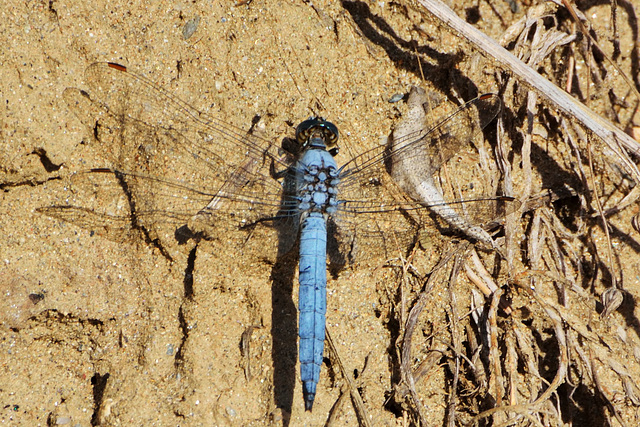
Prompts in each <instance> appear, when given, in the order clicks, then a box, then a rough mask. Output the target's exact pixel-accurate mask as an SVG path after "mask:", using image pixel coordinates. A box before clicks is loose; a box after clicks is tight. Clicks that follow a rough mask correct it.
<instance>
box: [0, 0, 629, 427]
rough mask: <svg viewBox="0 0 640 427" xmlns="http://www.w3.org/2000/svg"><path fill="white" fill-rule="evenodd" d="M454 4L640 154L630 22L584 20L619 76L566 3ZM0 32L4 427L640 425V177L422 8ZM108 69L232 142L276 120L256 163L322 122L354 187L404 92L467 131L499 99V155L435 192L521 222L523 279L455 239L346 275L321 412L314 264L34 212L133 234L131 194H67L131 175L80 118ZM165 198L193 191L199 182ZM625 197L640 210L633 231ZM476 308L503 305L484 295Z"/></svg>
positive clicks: (511, 247) (266, 11)
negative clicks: (306, 387)
mask: <svg viewBox="0 0 640 427" xmlns="http://www.w3.org/2000/svg"><path fill="white" fill-rule="evenodd" d="M449 3H451V4H452V7H453V9H454V11H455V12H456V14H457V15H458V16H459V17H461V18H463V19H465V20H466V21H467V22H469V23H471V24H473V25H474V26H475V27H476V28H478V29H480V30H481V31H483V32H484V33H485V34H487V35H489V36H490V37H492V38H494V39H495V40H501V39H502V38H504V40H505V44H504V45H505V47H507V48H508V49H509V50H510V51H511V52H512V53H514V54H516V55H517V56H519V57H520V58H521V59H522V60H523V61H525V62H530V63H531V64H532V66H533V67H534V68H535V69H536V71H538V72H539V73H540V74H542V75H543V76H544V77H545V78H547V79H549V80H551V81H552V82H554V83H555V84H557V85H558V86H560V87H563V88H568V90H569V92H570V93H571V94H572V95H573V96H574V97H575V98H576V99H578V100H579V101H580V102H583V103H585V104H588V106H589V107H590V108H592V109H593V110H594V111H596V112H597V113H598V114H600V115H602V116H603V117H606V118H607V119H608V120H610V121H612V122H613V123H615V125H616V126H619V127H620V128H622V129H625V130H629V131H630V132H633V131H634V130H636V127H635V124H636V122H637V121H636V120H637V119H635V108H637V105H638V97H637V96H636V94H637V91H638V90H639V89H640V83H639V82H638V79H637V76H638V70H639V69H640V67H639V64H638V58H639V55H638V43H637V40H638V39H639V36H638V34H637V32H638V21H637V13H638V10H640V2H639V1H638V0H634V1H630V2H624V1H618V2H614V4H617V8H616V9H615V13H613V12H612V6H611V5H608V4H603V3H602V2H588V1H584V2H578V3H577V4H576V5H574V7H576V8H577V9H578V11H579V14H580V16H584V17H585V18H586V19H587V21H585V25H587V26H588V27H589V28H590V29H591V30H590V31H591V34H592V35H593V36H594V38H595V39H596V40H597V42H598V44H599V45H600V46H601V47H602V50H603V51H604V54H603V53H602V52H601V51H599V50H597V49H596V48H594V47H593V46H590V45H589V42H588V39H587V38H586V37H583V36H582V35H581V34H580V32H579V27H577V26H576V25H575V23H574V21H573V20H572V17H571V14H569V13H568V12H567V10H566V9H564V8H563V7H560V6H555V5H554V4H553V3H551V2H541V1H540V2H535V1H529V0H511V1H503V0H491V1H482V2H476V1H467V0H465V1H458V2H449ZM614 17H615V19H614ZM1 22H2V23H1V24H0V46H2V48H1V49H0V70H1V71H2V79H1V80H0V93H1V94H2V110H3V111H2V114H0V119H1V122H0V188H1V189H2V193H1V195H2V200H1V202H0V229H1V230H2V239H1V243H0V261H1V264H0V292H1V293H0V295H2V300H1V301H0V362H1V369H0V424H4V425H19V426H37V425H42V426H44V425H70V426H89V425H102V426H111V425H113V426H116V425H125V426H134V425H144V426H152V425H153V426H178V425H179V426H226V425H230V426H231V425H294V426H297V425H358V424H363V425H373V426H380V425H536V426H539V425H553V426H555V425H627V426H634V425H640V420H639V419H638V416H639V414H638V408H639V407H640V389H639V388H638V380H639V379H640V336H639V334H640V322H638V315H639V314H640V313H639V312H638V308H636V305H637V304H636V303H635V296H636V294H638V293H640V261H639V259H640V257H639V255H640V239H639V236H638V232H639V231H638V229H639V228H640V227H637V224H638V222H640V221H639V220H638V217H637V216H636V215H637V214H638V211H639V209H638V205H637V202H636V199H637V197H638V196H637V195H636V193H637V187H636V188H634V186H635V184H636V183H634V182H633V180H632V178H631V177H632V176H633V175H632V174H631V173H630V172H629V171H628V170H625V169H624V167H623V166H620V163H619V162H617V161H616V159H612V158H611V157H609V156H610V154H609V153H608V152H607V151H606V150H604V149H602V146H603V144H602V143H601V142H600V141H599V140H598V139H597V138H596V137H594V136H593V135H591V134H590V133H588V132H586V131H584V129H582V128H581V127H580V126H579V125H578V124H577V123H575V122H574V121H572V120H571V118H570V117H563V116H561V115H559V114H558V113H557V112H556V111H555V109H554V108H553V107H551V106H549V105H547V104H545V102H544V101H543V97H540V96H539V97H537V98H532V105H534V106H535V107H536V108H535V109H534V110H532V111H531V113H530V114H529V111H528V109H527V99H528V97H532V96H533V94H534V93H535V92H529V88H528V87H526V86H525V85H522V84H521V83H520V82H518V81H517V80H516V79H515V78H514V77H512V76H511V75H510V73H509V70H508V69H505V68H499V67H498V66H497V65H496V63H495V62H494V61H492V59H491V58H489V57H485V56H482V55H481V54H479V53H478V52H477V51H476V50H474V49H473V47H472V46H471V45H470V44H469V43H466V42H464V41H463V40H462V39H461V38H460V37H459V36H458V35H456V34H452V33H451V32H450V31H449V30H447V29H446V27H444V26H443V25H442V24H439V23H438V22H436V20H435V19H434V18H433V17H432V16H431V15H430V14H429V13H428V12H427V11H426V10H425V8H424V7H423V6H421V5H419V4H418V3H412V2H405V1H392V2H389V1H386V0H384V1H378V2H361V1H344V2H333V1H325V0H318V1H314V2H306V1H294V2H278V1H272V0H253V1H242V2H241V1H222V2H166V1H157V2H150V1H140V2H134V3H132V2H123V1H118V0H116V1H111V2H105V1H93V2H81V1H50V2H17V1H14V0H9V2H7V3H5V5H4V7H3V8H2V20H1ZM516 24H519V25H516ZM194 29H195V31H194ZM558 35H563V36H575V37H574V38H571V39H566V38H565V39H562V38H560V37H557V36H558ZM563 40H564V41H563ZM605 54H606V55H608V56H609V57H610V58H613V61H614V62H615V63H616V64H618V65H619V67H620V70H621V71H622V72H623V73H626V74H627V75H628V76H630V77H631V84H632V85H633V87H630V86H629V85H628V84H627V83H626V82H625V80H624V79H623V78H622V77H621V75H620V72H619V71H617V70H615V69H614V68H613V66H612V65H611V63H610V62H608V60H607V59H606V58H605ZM96 61H112V62H117V63H121V64H124V65H126V66H127V67H129V68H130V69H132V70H135V72H136V73H139V74H140V75H143V76H145V77H147V78H148V79H149V80H150V81H153V82H155V84H157V85H158V86H159V87H161V88H163V89H166V90H167V91H168V92H169V93H171V94H173V95H174V96H176V97H178V98H179V99H181V100H184V101H185V102H187V103H189V104H190V105H192V106H193V107H195V108H196V109H198V110H201V111H205V112H207V113H208V114H211V115H214V116H216V117H220V118H221V119H222V120H224V121H225V122H226V123H230V124H232V125H234V126H237V127H238V128H241V129H249V128H250V127H251V126H252V120H253V119H254V118H256V117H258V116H259V117H260V118H261V121H260V126H257V128H259V130H258V131H259V132H260V135H262V136H263V137H264V138H268V139H269V140H271V141H274V143H278V141H281V140H283V138H284V137H291V136H293V132H294V127H295V126H296V125H297V124H298V123H300V122H301V121H302V120H304V119H306V118H308V117H309V116H311V115H317V114H320V115H322V116H323V117H326V118H327V119H329V120H331V121H332V122H333V123H335V124H336V125H337V126H338V128H339V129H340V132H341V143H340V148H341V151H340V153H339V154H338V156H337V157H336V159H337V161H338V162H339V164H343V163H345V162H346V161H348V160H349V159H350V158H352V157H353V156H354V155H356V154H358V153H361V152H363V151H365V150H366V149H368V148H372V147H375V146H377V145H379V144H381V142H384V141H385V140H386V138H387V136H388V135H389V134H390V132H391V130H392V129H393V125H394V123H397V121H398V120H399V119H400V118H401V117H402V115H403V114H404V113H406V103H405V102H404V101H400V102H389V100H390V99H391V98H392V97H393V96H394V95H396V94H406V93H408V92H409V89H410V87H411V86H413V85H418V86H422V87H424V88H426V89H427V90H428V91H429V92H433V93H436V94H437V95H436V96H435V97H434V99H437V100H438V101H436V102H434V103H436V104H443V105H445V106H448V108H449V109H450V108H451V106H454V105H459V104H460V103H461V102H463V101H465V100H469V99H471V98H473V97H474V96H476V95H478V94H480V93H485V92H496V93H499V94H500V96H501V98H502V100H503V103H504V108H503V111H502V113H501V114H500V120H499V125H498V127H496V125H495V123H494V124H492V125H490V126H489V128H488V130H487V131H486V132H485V135H484V136H485V137H486V138H485V139H486V140H485V141H480V142H476V143H475V144H474V145H472V144H469V147H468V149H465V150H462V151H461V152H460V153H459V154H458V155H456V156H454V158H453V159H451V160H450V161H449V162H448V163H447V164H446V165H445V166H446V167H444V168H443V170H442V171H441V173H440V174H439V175H440V176H439V178H440V179H439V181H440V182H441V183H443V185H444V184H446V186H449V187H451V186H452V185H450V184H453V187H455V186H457V185H460V186H461V189H460V188H458V190H453V191H462V192H464V191H466V190H469V189H471V188H472V187H473V188H476V189H477V188H487V187H488V188H492V189H493V191H494V194H496V192H497V193H499V194H507V195H511V196H514V197H516V198H517V199H519V200H520V201H521V202H522V208H517V209H515V212H514V213H513V214H512V215H510V216H509V221H507V223H506V225H504V224H500V227H499V230H498V233H499V234H498V238H497V242H498V244H499V245H501V247H502V248H506V249H505V250H503V251H501V253H503V255H504V256H503V255H498V254H497V253H496V252H495V251H491V250H486V248H485V249H482V248H479V249H478V250H477V254H478V256H477V257H476V256H475V255H473V252H472V249H471V245H469V244H468V243H469V242H468V241H466V240H465V239H464V238H462V237H461V236H459V235H456V233H455V232H451V231H450V230H444V231H445V232H444V234H443V235H442V236H440V235H439V234H437V233H434V234H430V235H427V236H426V237H425V239H422V240H420V241H419V242H418V243H417V244H415V245H413V246H412V247H398V248H396V251H395V255H394V256H392V257H387V258H382V259H379V258H371V259H361V260H359V262H357V263H355V264H353V265H348V266H346V267H345V268H343V269H342V271H339V272H332V273H335V274H329V275H328V309H327V325H328V331H329V332H330V334H331V342H332V344H333V346H335V350H332V349H330V346H329V345H328V344H325V353H324V356H325V358H324V362H325V363H324V364H323V366H322V373H321V377H320V383H319V385H318V393H317V396H316V400H315V404H314V408H313V412H311V413H309V412H305V411H304V403H303V399H302V391H301V383H300V380H299V371H298V369H299V367H298V365H297V352H298V350H297V310H296V307H297V292H298V291H297V259H296V257H295V256H294V255H291V254H289V255H286V256H281V257H277V256H276V254H277V249H278V241H277V239H276V238H275V237H274V236H273V235H271V234H269V233H268V232H266V231H265V230H261V229H259V228H258V229H255V230H254V231H253V232H251V233H247V232H246V230H238V229H231V230H229V229H228V228H225V229H224V232H222V231H221V232H219V233H218V234H219V235H216V236H212V237H213V238H212V239H209V240H201V241H199V242H198V243H196V242H194V240H190V241H188V242H187V243H186V244H178V243H177V242H176V241H175V239H174V240H173V241H171V236H172V234H171V233H170V231H171V230H169V231H167V229H163V228H161V227H158V229H157V230H155V229H153V230H152V228H153V225H150V226H149V227H146V228H145V227H143V230H142V232H141V231H140V230H136V231H134V230H131V229H129V228H130V224H126V223H117V222H111V223H109V219H108V217H104V218H105V223H97V222H96V220H95V217H92V221H93V222H91V223H90V224H88V223H87V222H83V221H80V220H78V219H76V220H75V222H74V221H71V222H69V221H62V220H60V219H56V218H52V217H50V216H46V215H43V214H41V213H39V212H38V211H37V210H38V209H41V208H46V207H50V206H55V205H73V206H85V207H88V208H91V209H93V208H95V209H97V210H100V211H103V212H106V213H109V212H113V211H114V210H117V209H122V203H123V197H122V196H123V194H120V198H118V197H117V196H116V197H114V198H113V199H112V200H103V199H100V198H99V197H98V195H101V194H102V193H101V191H104V192H106V191H105V189H100V188H98V189H97V190H96V192H95V193H93V194H82V193H80V192H78V191H76V189H75V187H74V185H73V177H74V175H75V173H76V172H80V171H83V170H87V169H89V168H108V167H114V164H113V162H114V160H113V159H114V158H115V157H116V156H117V151H118V149H119V148H118V147H116V146H108V145H107V144H104V140H105V139H104V138H106V137H105V136H104V135H102V134H101V133H100V132H101V131H102V130H103V129H101V128H100V127H99V126H96V119H95V118H94V116H93V115H92V114H93V113H92V112H91V111H88V110H86V109H84V108H78V107H76V108H73V106H71V105H69V96H68V94H69V92H68V91H67V92H65V90H66V89H67V88H79V89H83V90H85V89H86V90H88V87H87V82H86V77H85V69H87V67H88V66H89V65H90V64H92V63H94V62H96ZM78 93H80V92H76V94H78ZM65 94H66V95H65ZM539 95H540V94H539ZM434 111H435V112H434V113H433V115H434V116H437V117H439V116H441V115H442V114H444V113H443V112H441V111H440V108H436V109H435V110H434ZM528 117H529V118H531V119H532V122H531V123H529V122H528V121H527V118H528ZM158 120H159V119H158ZM147 125H149V127H150V129H151V133H152V131H153V129H154V127H157V126H158V125H157V122H156V124H154V123H147ZM140 128H142V127H140ZM201 136H202V138H203V140H205V139H206V137H205V135H201ZM119 138H124V136H122V135H115V137H114V138H113V141H119V140H120V139H119ZM100 141H103V142H102V143H101V142H100ZM498 141H499V142H498ZM207 143H209V144H212V146H215V143H216V142H215V140H213V141H207ZM498 144H502V152H503V153H504V154H501V150H500V149H498ZM143 145H144V144H143V143H141V144H140V147H139V151H141V152H143V151H144V150H145V149H147V148H148V147H147V146H143ZM114 153H115V154H114ZM495 153H498V154H495ZM163 154H165V153H163ZM636 154H637V153H636ZM171 155H172V153H170V152H167V153H166V155H165V160H166V162H167V164H169V163H172V162H171V160H172V158H171ZM631 158H632V160H633V161H637V159H638V157H637V156H636V157H631ZM176 163H178V162H176ZM184 168H186V166H184ZM505 168H506V169H507V170H508V172H505ZM163 173H165V174H166V175H164V176H163V178H167V179H174V178H176V179H177V178H180V177H184V176H187V175H188V174H194V175H193V176H195V174H197V172H194V171H189V170H183V166H181V165H174V166H172V167H171V168H167V170H166V171H164V170H163ZM473 182H475V183H476V184H475V185H472V184H470V183H473ZM548 190H552V191H553V192H555V194H554V195H553V196H549V195H548V194H549V193H548ZM212 191H214V189H212ZM540 194H542V195H544V197H540V198H538V199H537V200H538V201H539V203H537V204H535V203H533V201H532V200H533V199H534V196H536V195H540ZM112 196H113V195H112ZM625 196H628V200H630V201H631V202H632V203H627V204H626V205H624V206H623V208H621V209H614V208H616V207H618V206H621V200H623V198H624V197H625ZM92 197H93V199H96V200H97V199H100V200H99V202H100V203H102V205H97V206H93V205H92V206H90V203H91V200H90V199H91V198H92ZM597 201H599V202H600V204H601V205H602V206H601V207H600V208H599V204H598V203H597ZM599 210H600V212H603V214H602V215H599ZM602 217H605V218H606V222H607V224H608V228H604V227H603V225H602V224H603V222H602ZM634 217H635V220H636V228H635V229H634V227H633V225H632V224H633V221H632V220H633V219H634ZM444 228H446V227H444ZM163 233H165V234H163ZM505 236H506V237H505ZM364 252H366V248H365V251H364ZM485 269H486V271H485ZM474 272H475V273H474ZM478 275H479V276H480V278H479V279H477V280H475V281H474V279H475V277H476V276H478ZM476 282H480V283H484V284H485V285H486V284H487V282H490V283H495V284H496V285H493V286H494V287H493V290H490V291H488V293H487V294H483V293H482V292H481V291H480V290H476V289H480V288H476V284H475V283H476ZM487 286H489V287H491V286H492V285H491V284H489V285H487ZM328 341H329V340H327V342H328Z"/></svg>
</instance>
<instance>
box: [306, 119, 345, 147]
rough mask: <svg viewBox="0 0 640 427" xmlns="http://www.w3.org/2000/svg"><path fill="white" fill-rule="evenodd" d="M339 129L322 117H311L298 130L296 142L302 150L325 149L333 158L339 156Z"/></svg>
mask: <svg viewBox="0 0 640 427" xmlns="http://www.w3.org/2000/svg"><path fill="white" fill-rule="evenodd" d="M339 135H340V134H339V132H338V128H337V126H336V125H334V124H333V123H331V122H329V121H326V120H325V119H323V118H322V117H311V118H309V119H307V120H305V121H304V122H302V123H300V124H299V125H298V127H297V128H296V141H298V143H299V144H300V146H301V147H302V149H305V148H307V147H314V148H325V149H326V150H327V151H329V153H330V154H331V155H332V156H335V155H336V154H338V145H337V143H338V137H339Z"/></svg>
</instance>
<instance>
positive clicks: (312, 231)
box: [39, 62, 508, 411]
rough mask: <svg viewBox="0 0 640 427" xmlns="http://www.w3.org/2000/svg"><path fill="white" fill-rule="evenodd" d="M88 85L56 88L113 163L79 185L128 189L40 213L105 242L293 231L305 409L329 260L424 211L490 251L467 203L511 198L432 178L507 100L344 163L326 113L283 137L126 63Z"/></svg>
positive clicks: (407, 240) (413, 233)
mask: <svg viewBox="0 0 640 427" xmlns="http://www.w3.org/2000/svg"><path fill="white" fill-rule="evenodd" d="M85 82H86V84H87V85H88V87H89V91H88V92H87V91H84V90H81V89H77V88H68V89H67V90H65V93H64V96H65V99H66V100H67V103H68V104H69V105H70V107H72V109H74V110H75V111H81V112H82V117H89V119H87V122H88V123H86V124H87V126H90V127H91V129H92V130H93V134H94V137H95V139H96V141H98V142H99V143H100V144H102V147H101V148H102V149H103V151H104V153H105V156H106V157H107V158H108V159H109V162H110V164H109V165H108V167H104V168H94V169H90V170H86V171H81V172H78V173H76V174H75V176H74V177H73V180H74V181H75V182H76V183H77V184H76V185H79V186H86V187H88V188H89V189H88V190H87V191H89V192H95V194H97V192H100V194H107V195H110V196H114V195H116V194H120V196H121V199H122V194H123V193H125V194H126V196H127V197H125V201H124V202H122V201H121V202H120V203H118V204H116V205H113V206H111V208H110V209H107V208H103V209H104V210H103V211H101V210H100V209H98V208H90V207H83V206H76V205H71V204H61V205H55V206H48V207H43V208H40V209H39V211H40V212H41V213H43V214H45V215H48V216H50V217H53V218H56V219H62V220H65V221H69V222H71V223H74V224H76V225H78V226H80V227H85V228H87V229H91V230H92V231H93V230H96V229H101V231H102V232H103V233H104V234H106V235H107V236H109V235H110V234H112V233H118V232H122V231H123V230H126V229H131V228H136V229H138V230H144V233H145V234H146V236H147V238H149V239H150V240H152V241H155V240H154V239H157V238H163V237H164V238H171V237H173V238H175V239H178V238H179V236H180V235H181V234H180V231H185V230H186V231H187V232H188V235H189V236H191V237H193V236H199V237H204V238H207V237H209V238H215V237H216V236H224V235H225V232H226V230H238V229H241V230H254V229H255V228H256V227H261V228H263V229H270V230H289V235H290V236H293V238H291V239H290V240H292V241H294V242H296V241H297V242H298V247H299V285H300V287H299V302H298V311H299V321H298V336H299V343H298V345H299V350H298V354H299V361H300V380H301V382H302V385H303V398H304V402H305V409H306V410H307V411H311V410H312V408H313V403H314V399H315V396H316V388H317V384H318V382H319V378H320V372H321V366H322V359H323V351H324V339H325V319H326V310H327V297H326V284H327V257H328V258H329V261H331V263H333V262H336V263H337V264H340V263H343V264H345V263H346V262H348V261H353V262H357V260H358V259H368V258H369V257H374V256H383V255H385V254H386V253H387V251H389V249H390V248H398V247H401V248H402V247H409V245H412V244H416V242H417V241H418V240H417V239H419V236H420V235H421V233H422V232H424V231H425V230H427V229H429V228H430V227H432V225H430V224H432V222H433V217H432V215H431V212H435V213H436V214H437V215H439V216H440V217H441V218H442V219H444V220H445V221H446V222H448V223H449V224H451V225H452V226H453V227H455V228H456V229H458V230H460V231H462V232H463V233H466V234H467V235H468V236H469V237H468V238H469V239H471V240H478V241H481V242H482V241H485V243H487V244H489V245H491V244H492V241H491V238H490V237H489V235H488V234H487V233H486V232H485V231H484V230H481V229H480V228H479V226H476V225H469V224H468V223H467V222H466V221H465V220H464V219H463V218H462V215H463V213H462V211H463V209H461V207H462V206H464V207H465V209H466V211H476V212H485V213H486V215H485V216H487V217H488V216H490V215H496V214H497V212H498V211H499V209H500V205H504V203H505V200H508V198H504V197H503V198H500V197H495V198H481V199H476V200H464V201H448V202H445V201H444V199H443V198H442V195H441V193H440V192H439V190H437V188H435V184H434V181H433V175H434V174H435V173H436V172H437V171H438V170H439V169H440V167H441V166H442V164H444V163H445V162H447V161H448V160H449V159H450V158H451V157H452V156H453V155H454V154H455V153H457V152H459V151H460V149H461V148H462V147H464V146H465V145H468V144H469V141H470V140H472V139H473V138H475V137H477V136H478V135H479V134H480V133H481V131H482V129H483V128H485V127H486V126H487V125H488V124H489V123H490V122H491V121H492V120H493V119H494V118H495V117H496V116H497V114H498V113H499V111H500V109H501V105H502V104H501V101H500V99H499V97H498V96H497V95H495V94H486V95H481V96H479V97H478V98H476V99H474V100H472V101H469V102H467V103H466V104H464V105H462V106H460V107H459V108H458V109H457V110H456V111H455V112H453V113H452V114H450V115H448V116H446V117H445V118H443V119H442V120H440V121H438V122H436V124H435V125H434V126H431V127H429V128H424V127H418V128H417V129H409V130H407V129H405V130H404V131H399V132H397V133H395V134H394V138H392V141H391V142H390V143H388V144H381V145H378V146H376V147H374V148H372V149H369V150H366V151H364V152H362V153H361V154H359V155H357V156H355V157H353V158H352V159H351V160H349V161H347V162H346V163H344V164H343V165H342V166H339V165H338V164H337V162H336V160H335V155H336V154H337V151H338V150H337V148H338V145H337V142H338V139H339V130H338V128H337V127H336V126H335V125H334V124H333V123H331V122H329V121H328V120H325V119H324V118H321V117H311V118H309V119H307V120H304V121H302V122H301V123H300V124H299V125H298V126H297V128H296V135H295V139H285V140H284V141H283V143H282V144H277V143H275V142H273V141H272V140H270V139H268V138H263V137H262V136H261V135H260V134H259V133H258V132H251V131H249V132H247V131H245V130H243V129H241V128H239V127H236V126H233V125H231V124H229V123H226V122H224V121H222V120H221V119H219V118H218V117H217V114H207V113H204V112H202V111H199V110H198V109H196V108H194V107H192V106H191V105H190V104H188V103H186V102H184V101H182V100H181V99H179V98H178V97H176V96H174V95H173V94H172V93H171V92H169V91H168V90H166V89H164V88H162V87H160V86H158V85H156V84H154V83H153V82H152V81H151V80H149V79H148V78H147V77H145V76H143V75H139V74H136V73H134V72H132V71H130V70H129V69H128V68H127V67H125V66H123V65H119V64H115V63H109V62H104V63H95V64H92V65H90V66H89V67H88V68H87V70H86V72H85ZM410 99H411V97H410ZM79 117H80V115H79ZM434 191H435V193H434ZM162 227H165V228H162ZM152 230H167V231H166V233H165V234H162V232H161V231H158V232H157V235H156V234H154V232H153V231H152ZM479 230H481V231H479ZM172 232H173V236H171V233H172ZM279 238H281V239H282V240H287V238H286V237H284V236H282V235H281V236H280V237H279ZM487 239H488V240H487ZM347 260H348V261H347Z"/></svg>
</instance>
